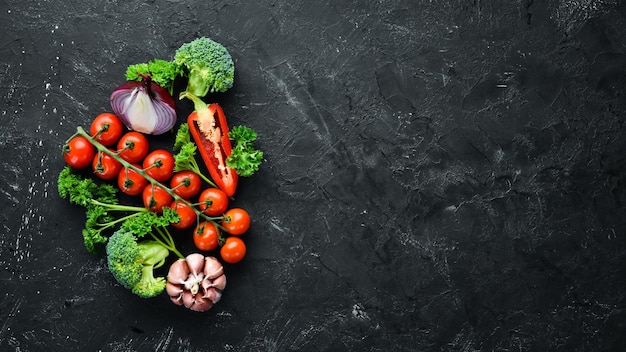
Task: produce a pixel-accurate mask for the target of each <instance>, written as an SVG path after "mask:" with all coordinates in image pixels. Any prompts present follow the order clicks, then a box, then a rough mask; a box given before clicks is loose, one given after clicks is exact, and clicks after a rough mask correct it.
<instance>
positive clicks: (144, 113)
mask: <svg viewBox="0 0 626 352" xmlns="http://www.w3.org/2000/svg"><path fill="white" fill-rule="evenodd" d="M111 108H112V109H113V112H114V113H115V114H116V115H117V116H118V117H119V118H120V120H122V122H123V123H124V124H125V125H126V127H128V128H130V129H131V130H134V131H137V132H141V133H145V134H155V135H158V134H163V133H165V132H167V131H169V130H170V129H171V128H172V127H174V124H176V108H175V105H174V98H172V96H171V95H170V93H169V92H168V91H167V90H166V89H164V88H162V87H161V86H159V85H158V84H156V83H154V82H152V80H151V79H150V76H143V79H142V80H141V82H140V81H129V82H126V83H124V84H122V85H121V86H119V87H117V88H116V89H115V90H114V91H113V93H111Z"/></svg>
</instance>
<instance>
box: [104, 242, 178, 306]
mask: <svg viewBox="0 0 626 352" xmlns="http://www.w3.org/2000/svg"><path fill="white" fill-rule="evenodd" d="M106 253H107V265H108V267H109V271H111V273H112V274H113V277H115V279H116V280H117V281H118V282H119V283H120V284H121V285H122V286H124V287H126V288H127V289H129V290H131V291H132V292H133V293H134V294H136V295H138V296H140V297H143V298H150V297H154V296H157V295H158V294H160V293H161V292H163V290H165V285H166V280H165V278H163V277H155V276H154V269H157V268H159V267H161V266H162V265H163V264H164V263H165V259H166V258H167V256H168V255H169V250H168V249H167V248H166V247H164V246H163V245H162V244H161V243H160V242H157V241H152V240H146V241H141V242H137V237H135V235H133V234H132V233H131V232H128V231H124V230H118V231H116V232H115V233H114V234H113V235H112V236H111V237H110V238H109V241H108V243H107V246H106Z"/></svg>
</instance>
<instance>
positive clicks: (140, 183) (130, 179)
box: [117, 165, 148, 196]
mask: <svg viewBox="0 0 626 352" xmlns="http://www.w3.org/2000/svg"><path fill="white" fill-rule="evenodd" d="M135 166H137V165H135ZM137 167H138V166H137ZM147 184H148V180H146V178H145V177H143V176H141V175H140V174H139V173H137V172H136V171H135V170H133V169H131V168H125V167H123V168H122V169H121V170H120V173H119V174H118V175H117V186H118V187H119V188H120V190H121V191H122V193H124V194H127V195H129V196H136V195H139V194H141V192H143V189H144V188H146V185H147Z"/></svg>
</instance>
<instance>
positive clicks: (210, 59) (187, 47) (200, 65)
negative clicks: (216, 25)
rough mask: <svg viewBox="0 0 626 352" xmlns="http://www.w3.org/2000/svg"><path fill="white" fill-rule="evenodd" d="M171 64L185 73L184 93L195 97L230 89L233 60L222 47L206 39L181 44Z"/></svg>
mask: <svg viewBox="0 0 626 352" xmlns="http://www.w3.org/2000/svg"><path fill="white" fill-rule="evenodd" d="M174 62H175V63H176V64H177V65H179V66H180V67H182V68H183V69H184V70H185V71H186V72H187V78H188V82H187V88H186V91H187V92H188V93H190V94H193V95H195V96H197V97H204V96H205V95H207V94H208V93H209V92H211V93H213V92H225V91H227V90H228V89H230V88H231V87H232V86H233V82H234V78H235V64H234V63H233V59H232V57H231V56H230V54H229V53H228V50H227V49H226V48H225V47H224V46H223V45H222V44H220V43H218V42H215V41H213V40H211V39H209V38H206V37H200V38H198V39H195V40H193V41H191V42H189V43H185V44H183V45H182V46H181V47H180V48H178V50H176V54H175V56H174Z"/></svg>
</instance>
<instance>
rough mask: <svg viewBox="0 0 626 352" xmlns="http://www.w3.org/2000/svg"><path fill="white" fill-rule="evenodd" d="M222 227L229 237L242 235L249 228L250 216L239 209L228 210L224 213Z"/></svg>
mask: <svg viewBox="0 0 626 352" xmlns="http://www.w3.org/2000/svg"><path fill="white" fill-rule="evenodd" d="M222 227H223V228H224V230H225V231H226V232H228V233H229V234H231V235H237V236H239V235H243V234H244V233H246V231H248V229H249V228H250V215H248V212H247V211H245V210H243V209H241V208H232V209H228V210H227V211H226V212H225V213H224V220H222Z"/></svg>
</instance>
